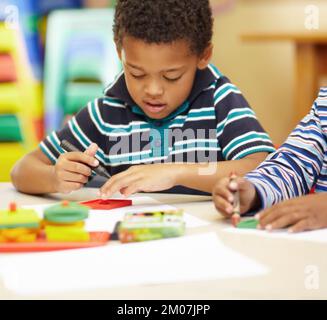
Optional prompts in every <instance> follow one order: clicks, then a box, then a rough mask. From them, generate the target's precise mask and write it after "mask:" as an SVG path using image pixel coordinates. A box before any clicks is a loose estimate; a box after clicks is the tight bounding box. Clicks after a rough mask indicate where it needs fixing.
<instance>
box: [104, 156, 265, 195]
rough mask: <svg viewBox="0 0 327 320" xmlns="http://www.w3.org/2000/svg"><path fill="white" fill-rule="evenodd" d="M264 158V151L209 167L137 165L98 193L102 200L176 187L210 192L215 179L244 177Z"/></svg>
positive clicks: (180, 164)
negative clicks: (230, 176)
mask: <svg viewBox="0 0 327 320" xmlns="http://www.w3.org/2000/svg"><path fill="white" fill-rule="evenodd" d="M266 156H267V153H265V152H263V153H256V154H252V155H249V156H247V157H245V158H243V159H242V160H233V161H221V162H219V163H217V162H215V163H210V164H209V163H205V164H187V163H183V164H182V163H166V164H152V165H149V164H147V165H136V166H133V167H130V168H129V169H128V170H126V171H124V172H121V173H118V174H116V175H115V176H113V177H112V178H111V179H110V180H108V181H107V183H105V184H104V185H103V186H102V188H101V189H100V193H101V195H102V196H103V197H110V196H111V195H112V194H114V193H116V192H121V193H122V194H124V195H125V196H129V195H131V194H133V193H136V192H140V191H144V192H156V191H162V190H168V189H170V188H172V187H174V186H178V185H182V186H185V187H189V188H192V189H197V190H200V191H204V192H209V193H211V192H212V189H213V187H214V184H215V182H216V181H217V179H219V178H220V177H223V176H227V175H229V174H230V173H231V172H233V171H234V172H237V174H238V175H244V174H246V173H247V172H249V171H251V170H253V169H254V168H256V167H257V166H258V165H259V164H260V163H261V162H262V161H263V160H264V159H265V157H266Z"/></svg>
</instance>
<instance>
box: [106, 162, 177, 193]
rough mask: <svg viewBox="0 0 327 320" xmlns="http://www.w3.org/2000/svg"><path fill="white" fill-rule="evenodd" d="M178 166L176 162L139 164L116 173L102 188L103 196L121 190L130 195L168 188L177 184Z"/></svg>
mask: <svg viewBox="0 0 327 320" xmlns="http://www.w3.org/2000/svg"><path fill="white" fill-rule="evenodd" d="M177 170H178V166H176V165H174V164H172V165H171V164H151V165H137V166H133V167H130V168H129V169H128V170H126V171H124V172H121V173H119V174H116V175H115V176H113V177H112V178H111V179H110V180H109V181H107V183H105V184H104V185H103V186H102V188H101V189H100V194H101V197H110V196H111V195H112V194H114V193H116V192H118V191H120V192H121V194H123V195H124V196H126V197H128V196H130V195H131V194H133V193H136V192H140V191H144V192H154V191H162V190H167V189H170V188H172V187H173V186H175V184H176V176H177Z"/></svg>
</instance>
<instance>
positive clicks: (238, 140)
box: [214, 77, 275, 160]
mask: <svg viewBox="0 0 327 320" xmlns="http://www.w3.org/2000/svg"><path fill="white" fill-rule="evenodd" d="M214 105H215V111H216V118H217V139H218V142H219V144H220V146H221V148H222V153H223V156H224V158H225V159H226V160H239V159H242V158H244V157H246V156H248V155H250V154H253V153H257V152H268V153H271V152H274V151H275V149H274V147H273V144H272V142H271V139H270V137H269V135H268V134H267V133H266V132H265V131H264V129H263V128H262V126H261V125H260V123H259V121H258V120H257V118H256V115H255V113H254V111H253V110H252V109H251V108H250V107H249V104H248V103H247V101H246V100H245V98H244V97H243V95H242V93H241V91H240V90H239V89H238V88H237V87H236V86H235V85H233V84H231V83H230V82H229V80H228V79H227V78H226V77H222V78H220V79H219V80H218V82H217V86H216V90H215V94H214Z"/></svg>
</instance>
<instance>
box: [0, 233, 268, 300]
mask: <svg viewBox="0 0 327 320" xmlns="http://www.w3.org/2000/svg"><path fill="white" fill-rule="evenodd" d="M240 266H242V267H241V268H240ZM267 272H268V270H267V268H266V267H264V266H262V265H261V264H259V263H257V262H255V261H253V260H250V259H249V258H247V257H245V256H243V255H241V254H239V253H237V252H235V251H233V250H231V249H229V248H228V247H226V246H224V245H223V244H222V242H220V241H219V240H218V238H217V236H216V235H215V234H214V233H206V234H201V235H193V236H184V237H181V238H174V239H166V240H157V241H149V242H142V243H132V244H118V245H113V244H110V243H109V244H108V245H106V246H104V247H99V248H93V249H79V250H67V251H57V252H51V253H50V252H46V253H32V254H23V255H18V254H15V255H4V256H0V274H1V277H2V281H3V283H4V285H5V287H6V288H7V289H8V290H10V291H13V292H15V293H16V294H20V295H36V294H50V293H60V292H67V291H76V290H87V289H99V288H110V287H117V286H119V287H121V286H133V285H145V284H163V283H178V282H187V281H199V280H210V279H226V278H231V277H233V278H239V277H252V276H260V275H264V274H266V273H267Z"/></svg>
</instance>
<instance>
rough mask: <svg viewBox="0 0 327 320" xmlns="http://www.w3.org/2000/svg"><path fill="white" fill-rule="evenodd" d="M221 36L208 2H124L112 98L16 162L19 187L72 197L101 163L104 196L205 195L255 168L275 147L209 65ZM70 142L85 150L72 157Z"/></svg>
mask: <svg viewBox="0 0 327 320" xmlns="http://www.w3.org/2000/svg"><path fill="white" fill-rule="evenodd" d="M212 29H213V18H212V12H211V9H210V5H209V1H208V0H170V1H167V0H156V1H153V0H142V1H139V0H120V1H118V3H117V7H116V14H115V23H114V36H115V42H116V46H117V51H118V55H119V57H120V59H121V61H122V65H123V72H122V73H121V74H120V75H119V76H118V78H117V79H116V81H115V82H114V83H113V84H112V85H110V86H109V87H108V88H107V89H106V90H105V96H104V97H103V98H100V99H96V100H95V101H92V102H90V103H89V104H88V107H87V108H84V109H82V110H81V111H80V112H79V113H78V114H77V115H76V116H75V117H74V118H73V119H72V120H70V121H69V123H68V125H67V126H65V127H64V128H63V129H62V130H60V131H59V132H53V133H52V134H50V135H49V136H48V137H47V138H46V139H45V140H44V141H42V142H41V144H40V148H39V149H37V150H35V151H33V152H32V153H30V154H28V155H27V156H25V157H24V158H23V159H22V160H20V161H19V162H18V163H17V165H16V166H15V168H14V169H13V172H12V181H13V183H14V185H15V187H16V188H17V189H18V190H20V191H23V192H26V193H33V194H38V193H51V192H64V193H68V192H71V191H73V190H77V189H79V188H81V187H83V185H84V184H85V183H86V182H87V181H88V179H89V177H90V175H91V169H90V168H92V167H95V166H97V165H98V164H99V163H101V164H102V165H104V166H105V167H106V169H107V170H108V171H109V173H110V174H111V175H112V176H113V177H112V178H111V179H109V180H108V181H107V182H106V183H105V184H104V185H103V186H102V188H101V189H100V194H101V196H103V197H109V196H110V195H112V194H113V193H115V192H117V191H120V192H121V193H123V194H124V195H126V196H128V195H130V194H132V193H135V192H138V191H144V192H154V191H162V190H166V192H179V193H198V194H201V192H211V191H212V188H213V186H214V183H215V181H216V180H217V178H220V177H223V176H225V175H226V174H227V173H228V172H230V171H233V170H236V169H239V172H241V173H242V174H245V173H247V172H249V171H250V170H252V169H254V168H255V167H256V166H257V165H258V164H259V163H260V162H262V161H263V160H264V159H265V158H266V156H267V154H268V153H270V152H273V151H274V149H273V146H272V144H271V141H270V139H269V137H268V135H267V134H266V133H265V132H264V130H263V129H262V127H261V126H260V124H259V123H258V121H257V119H256V117H255V114H254V112H253V111H252V110H251V109H250V107H249V106H248V104H247V102H246V100H245V99H244V98H243V96H242V94H241V92H240V91H239V90H238V89H237V88H236V87H235V86H234V85H232V84H231V83H230V82H229V80H228V79H227V78H226V77H224V76H223V75H221V74H220V73H219V71H218V70H217V69H216V68H215V67H213V66H211V65H209V61H210V59H211V56H212V50H213V48H212V44H211V38H212ZM64 139H65V140H68V141H69V142H70V143H72V144H73V145H74V146H75V147H77V148H78V149H79V150H81V151H84V152H69V153H65V151H64V150H63V149H62V148H61V147H60V142H61V141H62V140H64ZM209 163H210V164H211V165H209Z"/></svg>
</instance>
